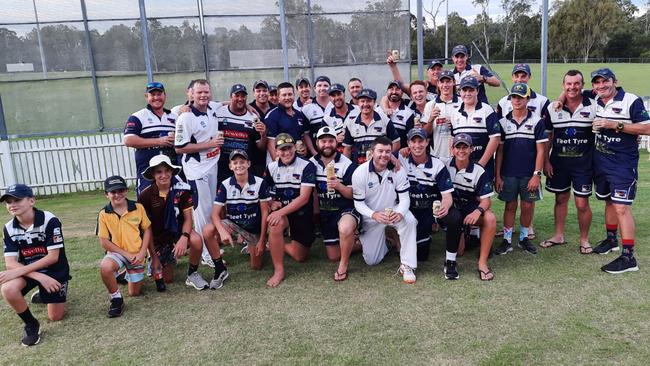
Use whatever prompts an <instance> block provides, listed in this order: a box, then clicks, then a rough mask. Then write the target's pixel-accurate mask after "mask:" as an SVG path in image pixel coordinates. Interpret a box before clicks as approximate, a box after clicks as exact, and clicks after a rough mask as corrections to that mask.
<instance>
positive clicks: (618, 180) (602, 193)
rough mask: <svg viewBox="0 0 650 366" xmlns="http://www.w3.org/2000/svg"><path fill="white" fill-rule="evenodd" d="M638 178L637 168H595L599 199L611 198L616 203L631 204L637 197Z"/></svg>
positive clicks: (595, 181) (595, 182)
mask: <svg viewBox="0 0 650 366" xmlns="http://www.w3.org/2000/svg"><path fill="white" fill-rule="evenodd" d="M637 180H638V173H637V170H636V169H632V168H619V169H616V170H611V171H605V170H604V169H595V175H594V184H595V185H596V198H598V199H599V200H605V199H608V198H611V200H612V202H614V203H619V204H622V205H631V204H632V202H634V197H636V183H637Z"/></svg>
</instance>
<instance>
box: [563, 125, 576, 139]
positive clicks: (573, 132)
mask: <svg viewBox="0 0 650 366" xmlns="http://www.w3.org/2000/svg"><path fill="white" fill-rule="evenodd" d="M564 133H565V134H566V135H567V136H569V137H574V136H575V135H576V134H577V133H578V131H577V130H576V129H575V128H574V127H569V128H567V129H566V130H565V131H564Z"/></svg>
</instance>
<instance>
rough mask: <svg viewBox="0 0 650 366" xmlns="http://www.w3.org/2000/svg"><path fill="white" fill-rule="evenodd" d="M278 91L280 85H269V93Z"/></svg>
mask: <svg viewBox="0 0 650 366" xmlns="http://www.w3.org/2000/svg"><path fill="white" fill-rule="evenodd" d="M277 91H278V86H277V85H269V93H271V92H277Z"/></svg>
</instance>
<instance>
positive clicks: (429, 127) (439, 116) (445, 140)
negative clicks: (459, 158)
mask: <svg viewBox="0 0 650 366" xmlns="http://www.w3.org/2000/svg"><path fill="white" fill-rule="evenodd" d="M460 103H461V101H460V99H459V98H458V95H457V94H456V85H455V82H454V73H453V71H450V70H443V71H442V72H441V73H440V78H439V80H438V95H437V96H436V98H435V99H434V100H431V101H429V102H427V104H426V106H425V107H424V114H423V115H422V123H423V128H424V130H425V131H426V132H427V134H428V135H429V136H431V144H430V146H431V154H433V156H436V157H438V158H440V159H448V158H450V157H451V149H450V148H449V139H450V137H451V117H452V115H453V114H454V113H455V112H456V111H457V110H458V108H460Z"/></svg>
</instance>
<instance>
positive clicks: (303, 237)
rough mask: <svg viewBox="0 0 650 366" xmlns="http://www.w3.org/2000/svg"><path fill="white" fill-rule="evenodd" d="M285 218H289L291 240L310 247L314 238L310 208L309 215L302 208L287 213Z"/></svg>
mask: <svg viewBox="0 0 650 366" xmlns="http://www.w3.org/2000/svg"><path fill="white" fill-rule="evenodd" d="M287 219H288V220H289V232H290V237H291V240H295V241H297V242H298V243H300V244H302V245H304V246H305V247H307V248H310V247H311V245H312V243H313V242H314V239H316V234H315V233H314V232H315V230H314V222H313V221H312V216H311V209H310V212H309V215H308V214H307V213H306V212H304V210H298V211H296V212H292V213H290V214H289V215H287Z"/></svg>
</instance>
